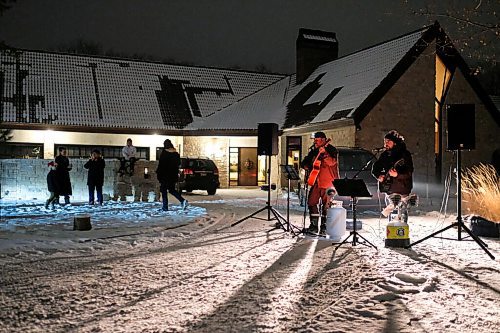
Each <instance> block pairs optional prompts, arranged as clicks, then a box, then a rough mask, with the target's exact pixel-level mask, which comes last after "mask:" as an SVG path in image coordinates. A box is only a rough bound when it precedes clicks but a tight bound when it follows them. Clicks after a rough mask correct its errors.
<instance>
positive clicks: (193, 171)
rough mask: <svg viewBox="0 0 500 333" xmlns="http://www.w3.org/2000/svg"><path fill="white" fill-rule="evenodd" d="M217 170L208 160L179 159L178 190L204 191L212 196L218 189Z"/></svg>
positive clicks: (212, 162)
mask: <svg viewBox="0 0 500 333" xmlns="http://www.w3.org/2000/svg"><path fill="white" fill-rule="evenodd" d="M219 185H220V183H219V169H217V166H216V165H215V163H214V161H212V160H210V159H208V158H192V157H181V166H180V170H179V190H180V191H182V190H184V191H186V192H192V191H193V190H206V191H207V192H208V194H210V195H214V194H215V192H216V191H217V188H218V187H219Z"/></svg>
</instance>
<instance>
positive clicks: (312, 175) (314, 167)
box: [307, 139, 330, 186]
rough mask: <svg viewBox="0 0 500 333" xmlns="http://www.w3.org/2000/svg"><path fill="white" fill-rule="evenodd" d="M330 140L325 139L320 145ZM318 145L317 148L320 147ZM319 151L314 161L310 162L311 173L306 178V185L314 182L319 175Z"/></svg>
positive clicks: (311, 184)
mask: <svg viewBox="0 0 500 333" xmlns="http://www.w3.org/2000/svg"><path fill="white" fill-rule="evenodd" d="M329 142H330V139H327V140H326V142H325V143H324V144H323V145H322V146H321V147H324V146H326V145H327V144H328V143H329ZM321 147H318V148H321ZM320 155H321V153H318V155H317V156H316V158H315V159H314V162H313V164H312V170H311V173H310V174H309V178H307V185H309V186H313V185H314V183H316V179H317V178H318V175H319V168H320V167H321V160H320V159H319V156H320Z"/></svg>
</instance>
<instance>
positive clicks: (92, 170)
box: [83, 149, 106, 205]
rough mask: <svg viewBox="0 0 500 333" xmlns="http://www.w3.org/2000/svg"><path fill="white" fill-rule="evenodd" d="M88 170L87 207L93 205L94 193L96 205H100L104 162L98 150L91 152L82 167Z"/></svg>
mask: <svg viewBox="0 0 500 333" xmlns="http://www.w3.org/2000/svg"><path fill="white" fill-rule="evenodd" d="M83 167H84V168H85V169H88V170H89V173H88V178H87V186H88V187H89V205H93V204H94V191H95V192H97V204H98V205H102V202H103V198H102V186H103V185H104V168H105V167H106V162H104V159H103V158H102V156H101V152H100V151H99V150H98V149H94V150H93V151H92V155H91V156H90V159H89V160H88V161H87V163H85V164H84V166H83Z"/></svg>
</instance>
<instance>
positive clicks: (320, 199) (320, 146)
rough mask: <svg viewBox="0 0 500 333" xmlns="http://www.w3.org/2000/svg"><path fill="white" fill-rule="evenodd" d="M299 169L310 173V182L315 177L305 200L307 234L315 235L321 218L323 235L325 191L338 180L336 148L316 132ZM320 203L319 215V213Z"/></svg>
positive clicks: (326, 201) (326, 199)
mask: <svg viewBox="0 0 500 333" xmlns="http://www.w3.org/2000/svg"><path fill="white" fill-rule="evenodd" d="M318 164H319V165H318ZM301 167H302V168H303V169H305V170H308V171H310V174H309V180H311V182H312V179H311V176H313V177H314V176H316V178H315V180H314V183H313V184H312V185H311V189H310V191H309V198H308V199H307V206H308V208H309V219H310V224H309V228H308V229H307V232H309V233H317V231H318V220H319V218H320V216H321V224H320V230H319V232H320V234H324V233H325V231H326V223H325V222H326V210H327V209H328V205H327V204H328V202H329V196H328V194H327V191H328V189H329V188H332V187H333V180H335V179H338V178H339V166H338V151H337V148H335V147H334V146H332V145H330V144H329V140H327V139H326V135H325V133H323V132H316V133H315V134H314V145H313V147H312V149H311V150H310V151H309V153H308V154H307V156H306V157H305V158H304V160H303V161H302V163H301ZM320 203H321V215H320V211H319V209H320V208H319V206H320Z"/></svg>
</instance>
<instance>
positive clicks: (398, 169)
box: [372, 130, 413, 216]
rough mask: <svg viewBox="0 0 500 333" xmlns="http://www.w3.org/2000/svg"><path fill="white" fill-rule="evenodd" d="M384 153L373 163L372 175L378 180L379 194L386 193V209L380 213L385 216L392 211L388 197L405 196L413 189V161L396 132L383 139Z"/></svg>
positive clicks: (393, 131) (389, 133)
mask: <svg viewBox="0 0 500 333" xmlns="http://www.w3.org/2000/svg"><path fill="white" fill-rule="evenodd" d="M384 149H385V150H384V152H383V153H382V154H381V155H380V157H379V158H378V160H377V161H376V162H375V163H373V167H372V175H373V176H374V177H375V178H376V179H377V180H378V182H379V188H380V192H385V193H386V204H387V205H388V207H386V209H384V211H383V212H382V214H383V215H385V216H387V214H389V212H390V211H391V210H392V209H391V207H390V206H389V204H390V201H389V199H388V196H389V195H391V194H400V195H402V196H407V195H408V194H410V192H411V190H412V188H413V176H412V175H413V159H412V157H411V153H410V152H409V151H408V149H406V143H405V142H404V138H403V136H401V135H400V134H399V133H398V132H397V131H395V130H392V131H389V132H388V133H387V134H386V135H385V137H384Z"/></svg>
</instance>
